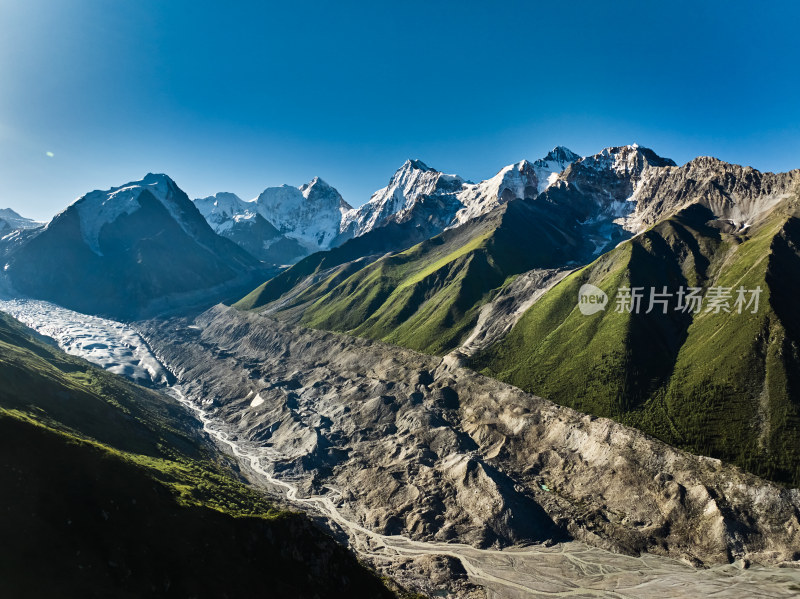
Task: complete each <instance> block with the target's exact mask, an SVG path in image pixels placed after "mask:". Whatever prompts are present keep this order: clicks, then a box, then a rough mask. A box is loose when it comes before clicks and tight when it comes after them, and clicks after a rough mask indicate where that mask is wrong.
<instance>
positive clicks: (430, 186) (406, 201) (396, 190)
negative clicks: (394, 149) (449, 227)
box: [342, 159, 464, 237]
mask: <svg viewBox="0 0 800 599" xmlns="http://www.w3.org/2000/svg"><path fill="white" fill-rule="evenodd" d="M463 185H464V180H463V179H462V178H461V177H459V176H458V175H448V174H445V173H442V172H440V171H438V170H436V169H434V168H431V167H429V166H428V165H427V164H425V163H424V162H422V161H421V160H418V159H409V160H406V161H405V162H404V163H403V165H402V166H401V167H400V168H399V169H397V171H396V172H395V173H394V175H392V178H391V179H390V180H389V185H387V186H386V187H383V188H382V189H379V190H378V191H376V192H375V193H373V194H372V197H371V198H370V199H369V201H368V202H367V203H366V204H364V205H363V206H361V207H360V208H357V209H355V210H351V211H349V212H348V213H347V214H346V215H345V217H344V220H343V222H342V233H343V234H347V235H348V236H353V237H357V236H359V235H363V234H364V233H366V232H367V231H371V230H372V229H375V228H376V227H379V226H381V224H382V223H384V222H386V221H387V219H394V220H398V221H402V220H404V219H405V218H406V217H407V216H408V214H409V213H410V211H411V210H412V209H413V208H414V206H415V205H416V204H417V202H419V201H420V200H421V199H422V198H423V197H428V196H437V197H440V196H452V195H455V194H456V193H457V192H458V191H460V189H461V188H462V186H463ZM449 204H450V203H449V202H448V205H449Z"/></svg>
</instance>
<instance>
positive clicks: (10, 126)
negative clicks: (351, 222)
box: [0, 0, 800, 220]
mask: <svg viewBox="0 0 800 599" xmlns="http://www.w3.org/2000/svg"><path fill="white" fill-rule="evenodd" d="M797 23H800V3H796V2H772V3H769V4H768V5H767V4H761V3H754V2H735V1H733V2H702V1H696V0H695V1H693V2H659V3H655V2H644V1H638V2H624V1H618V2H601V1H599V0H598V1H595V2H582V1H580V0H577V1H571V2H564V3H559V2H547V3H536V2H531V1H528V2H518V3H517V2H510V3H503V4H498V3H489V2H485V1H484V2H457V3H455V2H454V3H445V2H437V1H435V0H433V1H431V0H429V1H427V2H414V1H406V2H393V3H379V2H370V3H366V2H365V3H351V2H346V1H337V2H327V1H321V0H320V1H311V2H294V3H289V2H281V3H270V2H248V3H244V2H237V1H235V0H229V1H228V2H224V3H220V2H206V1H203V0H193V1H192V2H184V1H182V0H169V1H164V0H137V1H136V2H123V1H121V0H71V1H70V2H67V1H65V0H56V1H54V0H26V1H25V2H18V1H17V0H0V207H12V208H14V209H16V210H17V211H19V212H21V213H23V214H24V215H27V216H31V217H34V218H37V219H42V220H44V219H49V218H50V217H51V216H52V215H53V214H54V213H56V212H57V211H59V210H61V209H62V208H63V207H65V206H66V205H67V204H69V203H70V202H71V201H72V200H74V199H75V198H76V197H78V196H80V195H82V194H83V193H85V192H87V191H89V190H92V189H98V188H103V189H105V188H108V187H111V186H114V185H119V184H122V183H124V182H126V181H130V180H134V179H138V178H141V176H143V175H144V174H145V173H146V172H148V171H154V172H166V173H167V174H169V175H170V176H172V177H173V178H174V179H175V180H176V181H177V183H178V184H179V185H180V186H181V187H182V188H183V189H184V190H185V191H186V192H187V193H188V194H189V196H190V197H198V196H202V195H209V194H211V193H214V192H216V191H233V192H235V193H237V194H239V195H240V196H241V197H243V198H244V199H252V198H253V197H255V196H256V195H257V194H258V193H259V192H260V191H261V190H262V189H263V188H264V187H267V186H272V185H280V184H282V183H290V184H292V185H299V184H301V183H304V182H305V181H308V180H309V179H311V178H312V177H313V176H315V175H319V176H321V177H322V178H323V179H325V180H326V181H328V182H329V183H330V184H332V185H334V186H335V187H337V188H338V189H339V191H340V192H341V193H342V195H343V196H344V197H345V199H346V200H348V201H349V202H350V203H351V204H353V205H359V204H361V203H363V202H365V201H366V200H367V199H368V198H369V196H370V194H371V192H372V191H374V190H376V189H378V188H379V187H382V186H383V185H385V184H386V182H387V181H388V179H389V177H390V176H391V174H392V173H393V172H394V170H395V169H396V168H397V167H399V166H400V164H402V162H403V161H404V160H405V159H406V158H409V157H414V158H420V159H422V160H423V161H425V162H426V163H428V164H429V165H430V166H433V167H436V168H438V169H440V170H444V171H447V172H455V173H458V174H460V175H462V176H463V177H466V178H470V179H473V180H480V179H483V178H486V177H489V176H491V175H493V174H494V173H495V172H497V170H499V169H500V168H501V167H502V166H504V165H506V164H510V163H512V162H516V161H518V160H520V159H522V158H528V159H535V158H538V157H541V156H543V155H544V154H545V153H546V152H547V151H548V150H549V149H550V148H551V147H553V146H555V145H557V144H561V145H566V146H568V147H569V148H571V149H573V150H574V151H576V152H578V153H580V154H592V153H595V152H597V151H599V150H600V149H602V148H603V147H605V146H610V145H619V144H625V143H632V142H637V143H639V144H640V145H645V146H648V147H652V148H653V149H654V150H656V151H657V152H658V153H659V154H661V155H664V156H669V157H671V158H673V159H674V160H675V161H676V162H678V163H679V164H680V163H683V162H686V161H687V160H690V159H691V158H693V157H694V156H696V155H714V156H717V157H719V158H722V159H724V160H728V161H731V162H737V163H740V164H748V165H752V166H754V167H756V168H759V169H762V170H773V171H780V170H788V169H790V168H797V167H800V66H799V65H800V42H798V38H799V36H798V29H797ZM48 153H51V154H52V156H48Z"/></svg>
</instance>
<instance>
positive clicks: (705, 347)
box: [473, 202, 800, 485]
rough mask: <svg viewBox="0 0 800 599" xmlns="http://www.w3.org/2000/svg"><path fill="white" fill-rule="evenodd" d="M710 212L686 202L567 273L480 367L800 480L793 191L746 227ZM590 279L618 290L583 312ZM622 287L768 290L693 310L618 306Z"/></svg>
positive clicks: (798, 239) (758, 469)
mask: <svg viewBox="0 0 800 599" xmlns="http://www.w3.org/2000/svg"><path fill="white" fill-rule="evenodd" d="M710 217H711V215H710V213H708V212H707V211H706V209H704V208H701V207H699V206H694V207H691V208H690V209H688V210H686V211H684V212H682V213H681V214H679V215H676V216H675V217H672V218H670V219H667V220H665V221H663V222H661V223H659V224H658V225H656V226H655V227H653V228H652V229H650V230H649V231H647V232H646V233H644V234H642V235H640V236H638V237H636V238H634V239H633V240H631V241H629V242H626V243H625V244H623V245H621V246H620V247H619V248H617V249H615V250H613V251H611V252H609V253H607V254H605V255H603V256H602V257H600V258H599V259H598V260H596V261H595V262H594V263H592V264H590V265H589V266H587V267H585V268H583V269H581V270H580V271H577V272H575V273H573V274H572V275H570V276H569V277H567V278H565V279H564V280H563V281H562V282H560V283H559V284H558V285H556V286H555V287H554V288H553V289H552V290H550V291H549V292H548V293H547V294H545V296H544V297H543V298H542V299H541V300H540V301H539V302H537V303H536V304H534V306H533V307H531V308H530V309H529V310H528V311H527V312H526V313H525V315H524V316H523V317H522V318H521V319H520V321H519V322H518V323H517V325H516V326H515V327H514V328H513V329H512V331H511V332H510V333H509V334H508V335H507V337H506V338H505V339H503V340H502V341H500V342H499V343H497V344H496V345H495V346H493V347H490V348H488V349H487V350H486V351H484V352H483V353H482V354H481V355H479V356H477V357H476V358H475V360H474V362H473V366H474V367H475V368H477V369H479V370H482V371H483V372H485V373H487V374H490V375H492V376H496V377H498V378H500V379H502V380H506V381H508V382H511V383H512V384H514V385H517V386H519V387H521V388H523V389H526V390H529V391H531V392H534V393H537V394H539V395H542V396H544V397H547V398H550V399H552V400H554V401H556V402H559V403H562V404H565V405H569V406H572V407H575V408H577V409H579V410H582V411H586V412H589V413H593V414H597V415H601V416H610V417H613V418H615V419H617V420H620V421H622V422H625V423H627V424H631V425H634V426H637V427H639V428H641V429H642V430H644V431H645V432H648V433H650V434H653V435H655V436H657V437H659V438H661V439H663V440H665V441H667V442H669V443H672V444H675V445H678V446H681V447H684V448H686V449H688V450H690V451H693V452H695V453H700V454H704V455H711V456H714V457H719V458H722V459H725V460H727V461H731V462H733V463H736V464H738V465H740V466H742V467H744V468H746V469H748V470H750V471H751V472H754V473H756V474H759V475H762V476H765V477H768V478H772V479H775V480H778V481H783V482H787V483H791V484H794V485H797V484H800V384H799V383H800V381H798V373H800V356H799V355H798V342H800V326H798V317H797V315H796V312H795V310H793V309H792V306H793V301H794V298H795V297H796V294H797V292H798V291H800V285H798V283H797V282H798V281H800V255H799V254H798V250H797V248H798V243H800V224H799V223H800V221H798V219H797V209H796V207H795V206H794V205H792V204H789V203H788V202H787V203H785V204H784V205H782V206H780V207H779V208H777V209H776V210H775V211H773V212H772V213H771V214H770V215H769V216H768V217H767V218H765V219H764V220H763V221H762V222H760V223H758V224H756V225H754V226H753V227H752V228H751V229H748V230H747V232H746V233H745V234H739V235H734V234H729V233H725V232H723V230H724V227H721V228H714V227H712V226H709V225H708V224H706V221H708V219H709V218H710ZM586 282H588V283H592V284H594V285H596V286H598V287H600V288H601V289H603V290H604V291H605V292H606V293H607V294H608V295H609V306H608V307H607V309H606V311H604V312H600V313H598V314H595V315H592V316H584V315H583V314H581V313H580V311H579V310H578V307H577V298H578V289H579V288H580V286H581V285H582V284H583V283H586ZM621 286H640V287H644V288H645V289H646V290H649V288H650V287H655V288H657V290H659V291H660V290H661V289H662V287H663V286H666V287H667V289H668V291H673V292H674V291H676V290H677V289H678V288H679V287H680V286H700V287H703V288H704V290H707V289H708V288H709V287H712V286H722V287H729V288H734V289H736V288H738V287H740V286H743V287H744V288H745V289H755V288H756V287H757V286H760V287H761V289H762V290H764V291H763V292H762V295H761V297H760V302H759V309H758V311H757V313H755V314H751V313H749V311H748V313H743V314H738V313H736V310H735V309H734V310H733V313H731V314H725V313H720V314H714V313H709V312H707V311H705V307H704V310H703V312H701V313H698V314H690V313H683V312H676V311H674V310H672V309H670V311H669V313H668V314H666V315H664V314H662V313H661V312H660V309H656V310H654V311H653V312H651V313H650V314H644V313H640V314H629V313H618V312H616V311H615V296H616V293H617V289H618V287H621ZM704 295H705V291H704ZM734 299H735V293H734ZM674 301H675V299H674V298H673V302H674ZM731 304H733V300H732V301H731ZM646 305H647V301H645V302H644V306H645V308H646Z"/></svg>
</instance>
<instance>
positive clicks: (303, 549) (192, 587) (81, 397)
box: [0, 314, 392, 598]
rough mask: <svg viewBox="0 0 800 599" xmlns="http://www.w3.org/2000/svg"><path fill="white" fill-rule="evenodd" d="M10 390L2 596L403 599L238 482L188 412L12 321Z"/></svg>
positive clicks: (1, 342)
mask: <svg viewBox="0 0 800 599" xmlns="http://www.w3.org/2000/svg"><path fill="white" fill-rule="evenodd" d="M0 382H1V383H2V384H0V489H2V493H0V538H2V539H3V543H2V544H0V596H3V597H15V598H21V597H142V596H148V597H209V598H210V597H326V596H327V597H338V596H340V595H339V594H338V593H339V591H340V590H341V589H344V590H345V591H346V592H347V593H349V594H350V596H368V597H389V596H392V595H391V593H390V592H389V591H388V590H387V589H386V588H385V587H384V586H383V584H382V583H381V582H380V581H379V580H378V579H377V578H376V577H375V576H374V575H373V574H372V573H370V572H369V571H367V570H366V569H364V568H363V567H361V566H360V565H359V564H358V563H357V561H356V560H355V559H354V558H353V557H352V556H351V555H350V554H349V553H347V551H346V550H344V549H343V548H341V547H340V546H338V545H337V544H336V543H335V542H334V541H333V539H331V538H329V537H327V536H326V535H325V534H323V533H322V532H321V531H319V530H317V529H316V528H315V527H314V526H313V525H311V524H310V522H309V521H308V520H307V519H306V518H305V517H303V516H300V515H297V514H290V513H286V512H280V511H278V510H275V509H274V508H273V507H272V506H271V505H270V504H269V503H268V502H266V501H265V500H264V499H263V497H262V496H261V495H260V494H259V493H257V492H255V491H253V490H252V489H250V488H249V487H247V486H245V485H244V484H242V483H240V482H239V481H238V480H237V479H236V478H235V477H234V476H233V474H232V472H231V471H230V469H229V467H228V465H227V464H226V463H225V462H221V461H219V460H218V458H217V456H216V454H215V453H214V452H213V450H212V449H211V448H209V447H207V446H206V445H204V444H203V442H202V441H201V440H200V438H199V436H198V435H197V433H196V432H195V431H193V430H192V428H191V426H189V423H188V422H187V421H188V416H187V415H186V413H185V412H184V410H183V409H182V408H180V406H178V405H176V404H174V403H173V402H170V401H167V400H166V399H165V398H164V397H163V396H160V395H158V394H156V393H155V392H152V391H149V390H146V389H143V388H140V387H137V386H135V385H133V384H131V383H129V382H127V381H125V380H124V379H121V378H119V377H116V376H114V375H110V374H108V373H105V372H103V371H101V370H99V369H97V368H95V367H93V366H91V365H90V364H88V363H87V362H84V361H82V360H80V359H77V358H74V357H72V356H68V355H66V354H64V353H62V352H60V351H59V350H57V349H56V348H54V347H51V346H49V345H47V344H46V343H44V342H43V341H42V340H40V339H38V338H35V337H33V336H32V335H31V334H30V332H29V331H28V330H27V329H25V328H24V327H23V326H22V325H20V324H19V323H17V322H16V321H14V320H13V319H11V318H9V317H7V316H6V315H3V314H0ZM187 431H188V432H187Z"/></svg>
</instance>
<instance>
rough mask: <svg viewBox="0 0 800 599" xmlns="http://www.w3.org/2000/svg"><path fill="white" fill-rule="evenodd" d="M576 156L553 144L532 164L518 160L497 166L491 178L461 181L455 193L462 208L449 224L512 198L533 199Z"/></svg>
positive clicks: (479, 213) (475, 215)
mask: <svg viewBox="0 0 800 599" xmlns="http://www.w3.org/2000/svg"><path fill="white" fill-rule="evenodd" d="M578 159H580V157H579V156H578V155H577V154H575V153H574V152H572V151H571V150H569V149H567V148H565V147H563V146H557V147H555V148H553V149H552V150H551V151H550V152H549V153H548V154H547V156H545V157H544V158H540V159H539V160H536V161H535V162H533V163H531V162H528V161H527V160H521V161H520V162H517V163H515V164H510V165H508V166H506V167H504V168H502V169H500V172H498V173H497V174H496V175H495V176H494V177H492V178H491V179H486V180H485V181H481V182H480V183H477V184H465V185H464V190H463V191H462V192H461V193H460V194H459V200H460V201H461V203H462V204H463V206H464V207H463V208H462V209H461V210H459V211H458V212H457V213H456V216H455V218H454V221H453V225H454V226H456V225H460V224H462V223H465V222H466V221H468V220H471V219H473V218H476V217H478V216H480V215H482V214H486V213H487V212H489V211H490V210H492V209H494V208H495V207H496V206H498V205H500V204H504V203H506V202H509V201H511V200H514V199H516V198H535V197H536V196H538V195H539V194H540V193H541V192H543V191H544V190H545V189H547V188H548V187H549V186H550V185H552V184H553V183H555V181H556V180H558V177H559V175H560V174H561V173H562V172H563V171H564V169H566V168H567V167H568V166H569V165H570V164H572V163H573V162H574V161H575V160H578Z"/></svg>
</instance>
